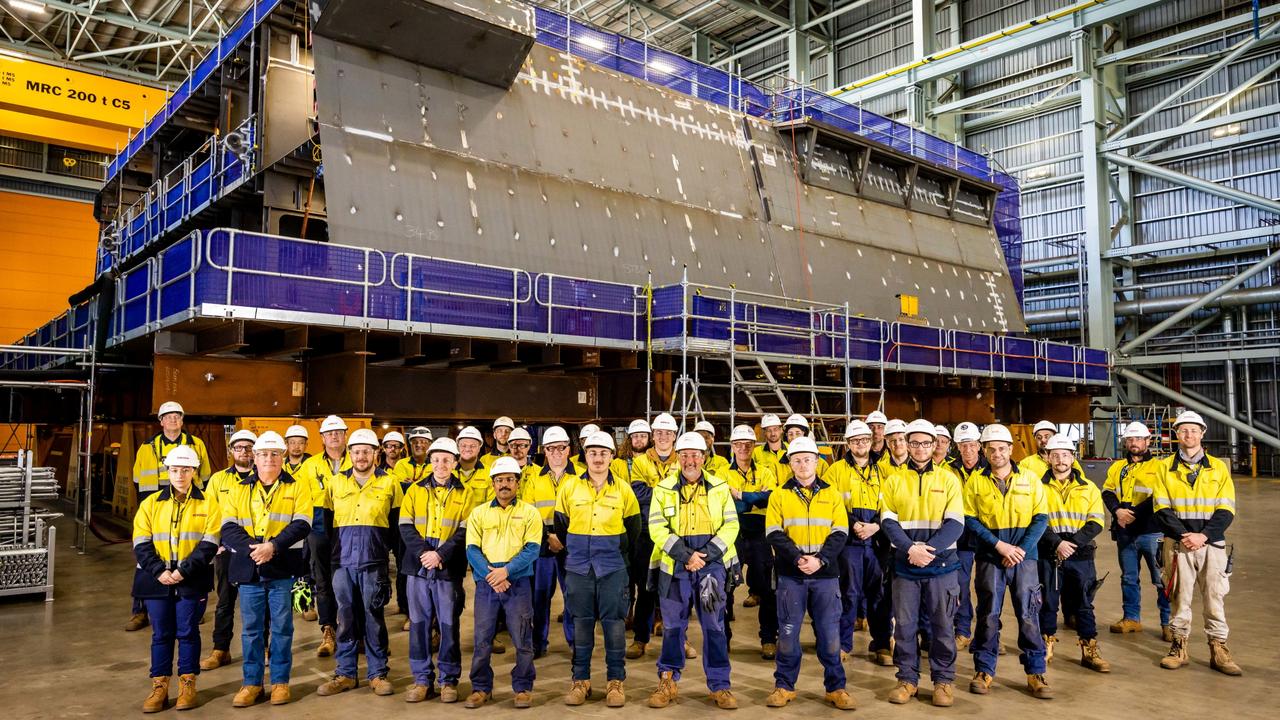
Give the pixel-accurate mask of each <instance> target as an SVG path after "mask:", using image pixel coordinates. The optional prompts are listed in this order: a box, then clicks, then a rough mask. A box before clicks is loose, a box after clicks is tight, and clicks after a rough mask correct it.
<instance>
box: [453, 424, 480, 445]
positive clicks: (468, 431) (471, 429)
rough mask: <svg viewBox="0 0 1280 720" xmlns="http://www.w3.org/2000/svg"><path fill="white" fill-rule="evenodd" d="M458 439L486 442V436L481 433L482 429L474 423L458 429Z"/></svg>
mask: <svg viewBox="0 0 1280 720" xmlns="http://www.w3.org/2000/svg"><path fill="white" fill-rule="evenodd" d="M458 440H459V441H462V440H475V441H476V442H478V443H483V442H484V436H483V435H481V434H480V429H479V428H477V427H475V426H474V425H468V426H466V427H464V428H462V429H461V430H459V431H458Z"/></svg>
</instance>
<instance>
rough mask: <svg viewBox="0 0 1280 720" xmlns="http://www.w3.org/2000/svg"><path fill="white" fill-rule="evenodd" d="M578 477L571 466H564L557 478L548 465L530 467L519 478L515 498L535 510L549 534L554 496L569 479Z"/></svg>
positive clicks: (554, 506)
mask: <svg viewBox="0 0 1280 720" xmlns="http://www.w3.org/2000/svg"><path fill="white" fill-rule="evenodd" d="M579 477H580V476H579V475H578V473H576V472H574V470H573V465H572V464H568V465H565V467H564V470H563V471H562V472H561V473H560V476H559V477H556V474H555V472H554V471H553V470H552V469H551V467H550V466H549V465H530V466H528V467H526V468H525V471H524V473H523V474H522V475H521V477H520V490H519V493H518V494H517V497H518V498H519V499H520V500H523V501H524V502H527V503H529V504H530V505H532V506H533V507H534V508H535V509H537V511H538V515H539V516H541V517H542V524H543V525H544V526H545V527H546V528H547V531H548V532H550V531H551V526H552V525H553V524H554V523H555V519H556V496H557V495H559V493H560V488H562V487H564V484H565V483H566V482H568V481H569V480H570V479H573V478H579ZM561 540H564V538H561Z"/></svg>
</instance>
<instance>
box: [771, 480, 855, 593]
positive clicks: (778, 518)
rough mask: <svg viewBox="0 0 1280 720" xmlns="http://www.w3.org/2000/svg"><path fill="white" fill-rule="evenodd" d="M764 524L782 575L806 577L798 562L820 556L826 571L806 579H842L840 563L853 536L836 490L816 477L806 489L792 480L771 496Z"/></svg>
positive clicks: (777, 568) (847, 516) (846, 514)
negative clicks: (810, 556) (842, 551)
mask: <svg viewBox="0 0 1280 720" xmlns="http://www.w3.org/2000/svg"><path fill="white" fill-rule="evenodd" d="M764 522H765V537H767V538H768V539H769V544H770V545H772V546H773V549H774V553H775V554H776V555H777V558H778V562H777V565H775V566H774V568H775V570H776V571H777V573H778V574H779V575H786V576H789V577H802V576H804V575H803V573H801V572H800V570H799V568H797V567H796V561H797V560H799V559H800V556H801V555H816V556H817V557H818V559H820V560H822V562H823V567H822V569H821V570H819V571H818V572H816V573H814V574H813V575H809V576H806V577H815V578H816V577H839V575H840V568H839V563H838V562H837V559H838V558H839V555H840V551H841V550H842V549H844V545H845V541H846V539H847V538H848V535H849V514H848V513H847V512H845V509H844V498H842V497H841V496H840V492H839V491H838V490H836V489H835V488H834V487H832V486H830V485H828V484H827V483H825V482H823V481H822V480H821V479H820V478H816V477H815V478H814V480H813V484H812V485H810V486H809V487H807V488H806V487H803V486H801V485H800V483H799V482H797V481H796V480H795V478H792V479H790V480H788V481H787V482H786V483H785V484H783V485H782V486H781V487H779V488H778V489H777V490H774V491H773V492H772V493H771V494H770V495H769V508H768V510H767V511H766V512H765V521H764Z"/></svg>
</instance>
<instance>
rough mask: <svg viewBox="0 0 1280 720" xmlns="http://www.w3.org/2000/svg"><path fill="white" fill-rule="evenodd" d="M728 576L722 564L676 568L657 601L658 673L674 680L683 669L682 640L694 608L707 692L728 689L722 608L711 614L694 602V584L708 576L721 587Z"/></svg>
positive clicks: (695, 598)
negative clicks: (659, 615) (694, 569)
mask: <svg viewBox="0 0 1280 720" xmlns="http://www.w3.org/2000/svg"><path fill="white" fill-rule="evenodd" d="M727 575H728V573H727V571H726V570H725V567H724V565H721V564H720V563H711V564H709V565H707V566H706V567H704V568H703V569H701V570H698V571H697V572H692V573H691V572H689V571H688V570H685V569H684V568H681V567H677V568H676V574H675V577H673V578H671V586H670V587H669V588H667V593H666V595H664V596H663V597H660V598H659V599H658V602H659V603H660V607H661V609H662V654H661V655H660V656H659V657H658V673H659V674H661V673H664V672H671V673H674V678H675V679H676V680H679V679H680V673H681V671H682V670H684V641H685V635H686V633H688V630H689V608H690V606H691V605H694V604H696V605H697V606H698V624H699V625H701V626H702V670H703V673H704V674H706V676H707V689H709V690H710V691H711V692H717V691H719V690H728V689H729V637H728V636H727V635H726V634H725V624H724V615H725V608H724V606H723V605H722V606H721V607H719V608H716V610H715V611H713V612H708V611H706V610H704V609H703V607H702V603H701V602H699V601H698V584H699V583H701V582H702V578H704V577H707V576H710V577H714V578H715V579H716V580H718V581H719V582H720V587H722V588H723V587H725V578H726V576H727Z"/></svg>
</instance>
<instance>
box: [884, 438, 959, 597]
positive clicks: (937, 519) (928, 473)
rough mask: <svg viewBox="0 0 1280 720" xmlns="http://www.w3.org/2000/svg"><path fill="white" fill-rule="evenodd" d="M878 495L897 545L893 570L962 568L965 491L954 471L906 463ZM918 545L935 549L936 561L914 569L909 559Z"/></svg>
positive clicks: (910, 573) (914, 574)
mask: <svg viewBox="0 0 1280 720" xmlns="http://www.w3.org/2000/svg"><path fill="white" fill-rule="evenodd" d="M880 494H881V503H882V505H881V510H880V517H881V526H882V528H883V532H884V533H885V537H887V538H888V539H889V542H890V543H892V545H893V548H894V554H895V557H896V562H895V563H894V572H896V573H897V574H898V575H900V576H902V577H909V578H923V577H930V576H937V575H942V574H946V573H948V572H952V571H953V570H958V569H959V563H958V560H957V557H956V548H957V543H958V542H959V540H960V535H961V534H962V533H963V532H964V523H965V516H964V490H963V488H962V486H961V484H960V476H959V475H956V473H955V471H954V470H952V469H951V468H950V467H949V466H947V465H944V464H941V463H934V462H932V461H930V462H928V463H927V464H926V465H925V467H924V469H923V470H921V469H917V468H916V467H915V466H914V465H913V464H912V463H911V462H910V461H908V463H907V465H904V466H903V467H902V468H900V469H899V470H898V471H897V472H895V473H893V474H892V475H890V476H889V477H887V478H885V479H884V482H882V483H881V484H880ZM948 523H950V524H948ZM915 543H927V544H929V545H931V546H932V547H933V548H934V553H933V554H934V560H933V562H931V563H929V564H928V565H926V566H925V567H916V566H915V565H912V564H910V563H909V562H908V561H907V551H908V550H910V549H911V546H912V545H913V544H915Z"/></svg>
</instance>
